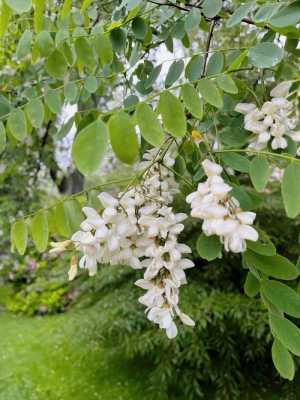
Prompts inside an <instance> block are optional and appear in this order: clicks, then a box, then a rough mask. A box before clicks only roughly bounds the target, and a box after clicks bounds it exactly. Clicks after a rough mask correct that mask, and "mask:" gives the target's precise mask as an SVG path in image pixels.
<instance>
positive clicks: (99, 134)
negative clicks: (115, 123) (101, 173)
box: [72, 119, 108, 175]
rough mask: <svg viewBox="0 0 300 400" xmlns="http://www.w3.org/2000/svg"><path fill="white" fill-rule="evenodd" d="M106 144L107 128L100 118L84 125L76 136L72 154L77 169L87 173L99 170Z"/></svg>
mask: <svg viewBox="0 0 300 400" xmlns="http://www.w3.org/2000/svg"><path fill="white" fill-rule="evenodd" d="M107 145H108V130H107V128H106V125H105V124H104V123H103V122H102V121H101V120H100V119H98V120H96V121H95V122H92V123H91V124H90V125H88V126H86V127H85V128H84V129H83V130H82V131H80V132H79V134H78V135H77V136H76V138H75V140H74V143H73V147H72V156H73V160H74V162H75V164H76V166H77V168H78V170H79V171H80V172H81V173H82V174H84V175H89V174H92V173H95V172H96V171H97V170H99V168H100V165H101V162H102V160H103V157H104V156H105V153H106V149H107Z"/></svg>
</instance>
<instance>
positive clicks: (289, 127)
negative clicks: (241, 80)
mask: <svg viewBox="0 0 300 400" xmlns="http://www.w3.org/2000/svg"><path fill="white" fill-rule="evenodd" d="M291 84H292V82H290V81H288V82H282V83H280V84H279V85H277V86H276V87H275V88H274V89H273V90H272V91H271V93H270V94H271V97H272V99H271V101H267V102H265V103H264V104H263V105H262V107H261V108H258V107H257V106H256V105H255V104H252V103H239V104H237V106H236V108H235V111H237V112H239V113H242V114H244V115H245V118H244V126H245V129H246V130H248V131H250V132H252V133H253V134H254V136H253V137H252V139H251V142H250V145H249V147H250V148H254V149H256V150H262V149H264V148H266V147H267V145H268V143H269V142H271V147H272V149H273V150H277V149H285V148H287V146H288V140H287V139H288V137H290V138H291V139H293V140H294V141H295V142H300V131H294V129H295V128H296V126H297V123H298V119H297V117H296V116H295V115H294V114H295V113H294V111H295V108H294V105H293V103H292V102H291V101H289V100H287V96H288V93H289V90H290V87H291Z"/></svg>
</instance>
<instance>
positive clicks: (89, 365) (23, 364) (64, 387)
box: [0, 312, 147, 400]
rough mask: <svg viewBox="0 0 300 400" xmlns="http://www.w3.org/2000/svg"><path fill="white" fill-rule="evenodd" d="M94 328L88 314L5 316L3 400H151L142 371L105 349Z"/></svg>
mask: <svg viewBox="0 0 300 400" xmlns="http://www.w3.org/2000/svg"><path fill="white" fill-rule="evenodd" d="M92 324H93V323H92V321H91V319H90V315H89V313H86V312H70V313H68V314H64V315H60V316H54V317H43V318H41V317H40V318H27V317H20V316H14V315H12V314H6V313H2V314H0V326H1V335H0V399H1V400H46V399H47V400H52V399H53V400H69V399H70V400H71V399H72V400H83V399H87V400H96V399H101V400H121V399H124V400H127V399H130V400H131V399H132V400H135V399H142V398H143V399H147V397H146V396H145V382H146V381H147V376H146V373H145V372H144V371H143V368H141V367H140V366H139V367H136V366H135V365H133V364H132V363H130V362H128V361H127V360H126V359H125V358H124V356H123V355H122V354H120V352H119V351H118V350H116V349H114V348H113V347H110V348H104V347H103V346H102V345H101V338H100V337H99V340H97V332H94V331H92V332H91V331H90V328H92Z"/></svg>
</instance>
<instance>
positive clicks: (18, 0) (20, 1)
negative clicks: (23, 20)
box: [5, 0, 32, 14]
mask: <svg viewBox="0 0 300 400" xmlns="http://www.w3.org/2000/svg"><path fill="white" fill-rule="evenodd" d="M5 3H6V4H7V5H8V7H10V8H11V9H12V10H13V11H15V12H16V13H17V14H22V13H24V12H27V11H30V9H31V7H32V1H31V0H5Z"/></svg>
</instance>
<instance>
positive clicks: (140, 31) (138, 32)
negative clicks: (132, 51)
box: [132, 17, 148, 40]
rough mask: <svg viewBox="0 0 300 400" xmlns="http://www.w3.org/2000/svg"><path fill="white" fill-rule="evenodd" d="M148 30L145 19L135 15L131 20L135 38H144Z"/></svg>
mask: <svg viewBox="0 0 300 400" xmlns="http://www.w3.org/2000/svg"><path fill="white" fill-rule="evenodd" d="M147 31H148V25H147V24H146V22H145V20H144V19H143V18H141V17H136V18H134V20H133V21H132V32H133V34H134V36H135V37H136V39H138V40H144V39H145V36H146V34H147Z"/></svg>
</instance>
